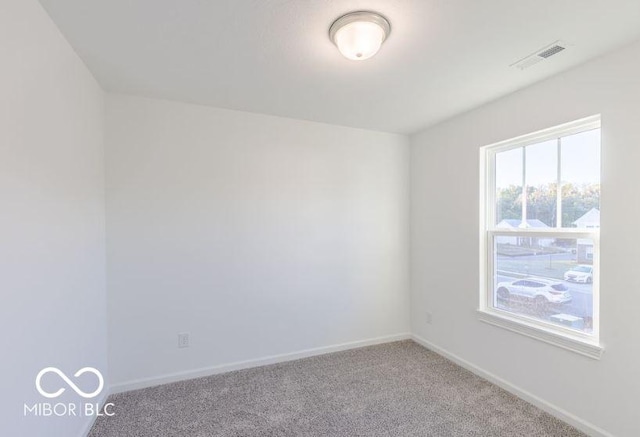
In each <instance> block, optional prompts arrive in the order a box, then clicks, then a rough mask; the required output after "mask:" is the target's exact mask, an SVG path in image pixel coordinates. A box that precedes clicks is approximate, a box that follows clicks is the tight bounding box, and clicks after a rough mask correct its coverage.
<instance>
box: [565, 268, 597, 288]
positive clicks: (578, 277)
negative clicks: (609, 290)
mask: <svg viewBox="0 0 640 437" xmlns="http://www.w3.org/2000/svg"><path fill="white" fill-rule="evenodd" d="M564 280H565V281H571V282H582V283H583V284H591V283H592V282H593V266H585V265H579V266H575V267H572V268H571V270H568V271H567V272H566V273H565V274H564Z"/></svg>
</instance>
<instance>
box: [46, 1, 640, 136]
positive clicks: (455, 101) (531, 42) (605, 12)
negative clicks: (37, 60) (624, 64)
mask: <svg viewBox="0 0 640 437" xmlns="http://www.w3.org/2000/svg"><path fill="white" fill-rule="evenodd" d="M40 2H41V3H42V4H43V6H44V7H45V8H46V9H47V11H48V12H49V14H50V15H51V17H52V18H53V20H54V21H55V22H56V24H57V25H58V26H59V27H60V29H61V30H62V32H63V33H64V34H65V36H66V37H67V39H68V40H69V41H70V43H71V44H72V45H73V46H74V48H75V49H76V51H77V52H78V54H79V55H80V56H81V57H82V58H83V59H84V61H85V62H86V64H87V65H88V66H89V68H90V69H91V70H92V72H93V73H94V74H95V76H96V78H97V79H98V81H99V82H100V83H101V84H102V85H103V86H104V87H105V89H106V90H108V91H113V92H121V93H129V94H136V95H142V96H149V97H161V98H167V99H173V100H180V101H186V102H193V103H200V104H205V105H211V106H216V107H222V108H229V109H239V110H244V111H251V112H259V113H265V114H272V115H280V116H285V117H291V118H299V119H306V120H314V121H320V122H326V123H332V124H339V125H346V126H354V127H360V128H366V129H374V130H381V131H389V132H400V133H411V132H415V131H416V130H419V129H420V128H424V127H427V126H429V125H432V124H434V123H436V122H438V121H441V120H443V119H446V118H448V117H451V116H453V115H455V114H457V113H460V112H463V111H465V110H468V109H471V108H473V107H476V106H478V105H480V104H482V103H484V102H487V101H489V100H492V99H495V98H497V97H499V96H501V95H504V94H507V93H509V92H512V91H514V90H516V89H518V88H521V87H523V86H525V85H527V84H530V83H532V82H535V81H538V80H540V79H542V78H545V77H548V76H551V75H553V74H556V73H558V72H560V71H562V70H566V69H567V68H569V67H571V66H574V65H577V64H579V63H581V62H584V61H585V60H587V59H589V58H593V57H595V56H598V55H600V54H602V53H605V52H607V51H610V50H612V49H614V48H616V47H618V46H621V45H624V44H627V43H630V42H632V41H635V40H637V39H640V1H639V0H606V1H604V0H517V1H515V0H481V1H480V0H394V1H390V0H333V1H332V0H227V1H223V0H40ZM361 9H369V10H375V11H378V12H380V13H382V14H383V15H385V16H386V17H387V18H388V19H389V21H390V22H391V26H392V31H391V35H390V37H389V39H388V40H387V41H386V42H385V44H384V45H383V47H382V49H381V51H380V52H379V53H378V55H376V56H375V57H373V58H371V59H369V60H367V61H363V62H354V61H349V60H347V59H344V58H343V57H342V56H341V55H340V54H339V52H338V50H337V49H336V48H335V47H334V46H333V45H332V43H331V42H330V41H329V38H328V36H327V32H328V29H329V26H330V25H331V23H332V22H333V20H334V19H336V18H337V17H338V16H340V15H342V14H343V13H346V12H349V11H353V10H361ZM556 40H564V41H566V42H569V43H571V44H573V47H571V49H570V50H566V51H565V52H563V53H560V54H558V55H557V56H555V57H553V58H550V59H549V60H547V61H545V62H542V63H539V64H537V65H535V66H533V67H531V68H530V69H528V70H525V71H519V70H517V69H515V68H509V65H510V64H512V63H513V62H515V61H517V60H519V59H520V58H522V57H524V56H527V55H529V54H531V53H532V52H534V51H535V50H537V49H538V48H541V47H543V46H545V45H547V44H550V43H552V42H554V41H556Z"/></svg>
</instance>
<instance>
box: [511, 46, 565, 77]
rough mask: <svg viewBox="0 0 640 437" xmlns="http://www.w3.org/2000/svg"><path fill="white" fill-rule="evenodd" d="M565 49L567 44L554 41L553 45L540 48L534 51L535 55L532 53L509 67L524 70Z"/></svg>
mask: <svg viewBox="0 0 640 437" xmlns="http://www.w3.org/2000/svg"><path fill="white" fill-rule="evenodd" d="M566 49H567V44H565V43H563V42H562V41H556V42H554V43H553V44H550V45H548V46H546V47H543V48H541V49H540V50H536V52H535V53H532V54H531V55H529V56H527V57H526V58H522V59H520V60H519V61H518V62H515V63H513V64H511V65H510V67H516V68H518V69H520V70H524V69H526V68H529V67H531V66H533V65H535V64H537V63H538V62H542V61H544V60H545V59H549V58H550V57H552V56H554V55H557V54H558V53H560V52H562V51H564V50H566Z"/></svg>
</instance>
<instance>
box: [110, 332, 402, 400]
mask: <svg viewBox="0 0 640 437" xmlns="http://www.w3.org/2000/svg"><path fill="white" fill-rule="evenodd" d="M411 338H412V337H411V334H409V333H402V334H395V335H387V336H384V337H376V338H370V339H367V340H359V341H352V342H348V343H341V344H336V345H332V346H323V347H318V348H313V349H304V350H301V351H298V352H291V353H287V354H280V355H271V356H268V357H263V358H257V359H253V360H246V361H238V362H235V363H228V364H220V365H217V366H211V367H202V368H199V369H193V370H187V371H184V372H175V373H169V374H165V375H160V376H154V377H150V378H140V379H135V380H132V381H126V382H121V383H118V384H113V385H111V386H110V393H112V394H115V393H122V392H125V391H130V390H138V389H141V388H147V387H153V386H156V385H162V384H168V383H171V382H177V381H183V380H186V379H193V378H201V377H203V376H210V375H216V374H219V373H225V372H231V371H234V370H241V369H248V368H251V367H260V366H266V365H269V364H276V363H283V362H286V361H293V360H299V359H301V358H308V357H313V356H316V355H324V354H328V353H331V352H339V351H344V350H348V349H356V348H360V347H365V346H372V345H376V344H382V343H390V342H392V341H400V340H408V339H411Z"/></svg>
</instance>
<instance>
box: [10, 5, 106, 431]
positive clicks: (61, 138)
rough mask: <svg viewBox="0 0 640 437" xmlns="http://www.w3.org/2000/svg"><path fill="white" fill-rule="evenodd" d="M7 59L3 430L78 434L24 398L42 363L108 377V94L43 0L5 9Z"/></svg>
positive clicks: (77, 421) (80, 424) (74, 424)
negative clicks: (28, 407) (27, 412)
mask: <svg viewBox="0 0 640 437" xmlns="http://www.w3.org/2000/svg"><path fill="white" fill-rule="evenodd" d="M0 55H1V58H2V66H1V68H0V96H1V98H0V199H1V201H2V208H1V209H2V212H1V213H0V278H1V283H2V304H0V332H2V358H1V359H0V371H1V376H0V378H1V379H2V395H1V396H0V399H1V402H2V405H1V406H0V434H2V435H7V436H9V435H15V436H18V435H20V436H44V435H46V436H73V435H79V434H80V433H81V432H82V430H83V429H84V428H85V427H86V426H87V425H88V424H89V420H88V419H87V418H77V417H76V418H74V417H71V418H66V419H65V418H34V417H28V418H24V417H23V403H29V404H32V403H35V402H43V401H50V400H48V399H45V398H43V397H41V396H40V395H39V394H38V393H37V391H36V389H35V384H34V380H35V377H36V374H37V373H38V372H39V371H40V370H41V369H42V368H44V367H47V366H56V367H59V368H60V369H61V370H63V371H64V372H65V373H66V374H68V375H73V373H75V372H76V371H77V370H78V369H80V368H81V367H85V366H94V367H96V368H98V369H99V370H101V371H103V373H105V374H106V370H107V369H106V361H107V359H106V352H107V348H106V297H105V246H104V240H105V233H104V171H103V165H104V160H103V118H104V100H103V93H102V91H101V89H100V88H99V87H98V85H97V84H96V82H95V81H94V79H93V77H92V76H91V74H89V72H88V71H87V69H86V68H85V66H84V65H83V64H82V62H81V61H80V59H79V58H78V57H77V56H76V54H75V53H74V52H73V50H72V49H71V48H70V46H69V45H68V44H67V43H66V41H65V40H64V39H63V37H62V36H61V35H60V33H59V32H58V30H57V28H56V27H55V26H54V24H53V23H52V22H51V21H50V19H49V17H48V16H47V14H46V13H45V12H44V10H43V9H42V7H41V6H40V4H39V3H37V2H36V1H35V0H3V1H2V2H0ZM48 383H51V384H55V385H56V387H52V388H48V389H49V390H52V391H55V390H56V389H58V388H60V387H61V386H64V383H60V382H59V381H56V380H55V378H52V379H51V380H50V381H49V382H47V381H46V380H45V384H48ZM88 383H92V381H89V382H88ZM61 384H62V385H61ZM83 400H84V399H82V398H79V397H78V396H77V395H76V394H75V393H74V392H72V391H71V390H67V393H65V394H64V395H63V396H61V397H60V398H57V399H56V400H55V401H60V402H80V401H83Z"/></svg>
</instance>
